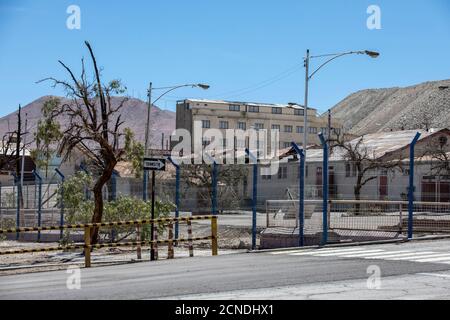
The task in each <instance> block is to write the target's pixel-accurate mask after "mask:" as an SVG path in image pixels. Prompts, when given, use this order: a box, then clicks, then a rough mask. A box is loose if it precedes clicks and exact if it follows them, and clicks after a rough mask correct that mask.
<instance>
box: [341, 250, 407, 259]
mask: <svg viewBox="0 0 450 320" xmlns="http://www.w3.org/2000/svg"><path fill="white" fill-rule="evenodd" d="M377 251H379V252H376V253H357V254H349V255H347V256H345V257H349V258H366V257H372V256H379V255H381V254H382V252H385V253H386V254H391V253H392V251H390V252H389V251H385V250H377ZM396 253H399V254H400V253H411V251H408V250H401V251H396Z"/></svg>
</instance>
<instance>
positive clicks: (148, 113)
mask: <svg viewBox="0 0 450 320" xmlns="http://www.w3.org/2000/svg"><path fill="white" fill-rule="evenodd" d="M184 87H192V88H201V89H204V90H207V89H209V85H207V84H202V83H197V84H182V85H178V86H171V87H161V88H153V84H152V83H151V82H150V86H149V88H148V110H147V125H146V128H145V155H146V156H147V155H148V147H149V133H150V113H151V109H152V104H153V103H156V102H157V101H158V100H159V99H161V98H162V97H164V96H165V95H166V94H168V93H169V92H172V91H174V90H176V89H179V88H184ZM153 90H165V91H164V92H163V93H162V94H161V95H160V96H159V97H158V98H157V99H156V100H155V101H153V102H152V92H153ZM147 181H148V171H147V170H145V172H144V185H145V186H147ZM144 192H145V193H146V192H147V190H144ZM151 192H152V206H151V218H152V220H154V219H155V171H154V170H152V190H151ZM153 227H154V225H153V223H152V224H151V229H150V238H151V240H152V241H153V240H154V239H155V235H154V232H155V231H154V228H153ZM150 260H152V261H153V260H155V249H154V246H153V245H152V247H151V251H150Z"/></svg>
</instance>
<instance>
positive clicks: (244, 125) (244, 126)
mask: <svg viewBox="0 0 450 320" xmlns="http://www.w3.org/2000/svg"><path fill="white" fill-rule="evenodd" d="M237 128H238V129H241V130H246V128H247V126H246V124H245V122H238V125H237Z"/></svg>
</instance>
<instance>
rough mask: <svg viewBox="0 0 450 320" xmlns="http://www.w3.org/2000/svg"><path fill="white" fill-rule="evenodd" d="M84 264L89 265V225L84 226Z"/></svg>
mask: <svg viewBox="0 0 450 320" xmlns="http://www.w3.org/2000/svg"><path fill="white" fill-rule="evenodd" d="M84 266H85V267H86V268H90V267H91V227H84Z"/></svg>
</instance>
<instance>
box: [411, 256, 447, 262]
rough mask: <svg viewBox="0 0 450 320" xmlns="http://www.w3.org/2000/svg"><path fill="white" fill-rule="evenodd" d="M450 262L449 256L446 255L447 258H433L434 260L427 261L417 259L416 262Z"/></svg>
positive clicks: (428, 259)
mask: <svg viewBox="0 0 450 320" xmlns="http://www.w3.org/2000/svg"><path fill="white" fill-rule="evenodd" d="M449 260H450V255H448V256H447V257H434V258H427V259H417V260H416V261H417V262H442V263H444V261H449Z"/></svg>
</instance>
